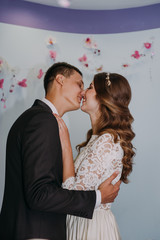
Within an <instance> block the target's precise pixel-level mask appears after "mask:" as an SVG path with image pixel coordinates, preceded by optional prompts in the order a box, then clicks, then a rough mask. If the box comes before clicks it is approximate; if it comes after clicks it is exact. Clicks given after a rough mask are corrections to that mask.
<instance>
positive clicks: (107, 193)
mask: <svg viewBox="0 0 160 240" xmlns="http://www.w3.org/2000/svg"><path fill="white" fill-rule="evenodd" d="M118 174H119V172H117V171H116V172H114V173H113V174H112V175H111V176H110V177H109V178H108V179H107V180H105V181H104V182H103V183H102V184H101V185H100V186H99V188H98V189H99V190H100V192H101V203H103V204H104V203H111V202H114V199H115V198H116V197H117V195H118V192H119V190H120V184H121V181H120V180H119V181H118V182H117V183H116V184H114V185H113V184H112V181H113V180H114V179H115V178H116V177H117V176H118Z"/></svg>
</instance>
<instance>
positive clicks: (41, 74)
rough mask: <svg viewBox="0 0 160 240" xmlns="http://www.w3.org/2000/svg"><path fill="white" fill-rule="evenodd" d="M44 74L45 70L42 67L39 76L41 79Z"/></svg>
mask: <svg viewBox="0 0 160 240" xmlns="http://www.w3.org/2000/svg"><path fill="white" fill-rule="evenodd" d="M43 74H44V72H43V70H42V69H40V70H39V73H38V76H37V78H39V79H41V77H42V76H43Z"/></svg>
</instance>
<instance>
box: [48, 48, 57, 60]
mask: <svg viewBox="0 0 160 240" xmlns="http://www.w3.org/2000/svg"><path fill="white" fill-rule="evenodd" d="M49 54H50V58H52V59H53V60H56V55H57V54H56V52H55V51H52V50H51V51H49Z"/></svg>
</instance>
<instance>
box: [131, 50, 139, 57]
mask: <svg viewBox="0 0 160 240" xmlns="http://www.w3.org/2000/svg"><path fill="white" fill-rule="evenodd" d="M140 56H141V55H140V54H139V52H138V51H135V52H134V54H132V55H131V57H134V58H136V59H139V58H140Z"/></svg>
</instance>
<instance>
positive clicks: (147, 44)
mask: <svg viewBox="0 0 160 240" xmlns="http://www.w3.org/2000/svg"><path fill="white" fill-rule="evenodd" d="M144 46H145V48H147V49H150V48H151V46H152V44H151V43H149V42H146V43H144Z"/></svg>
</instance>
